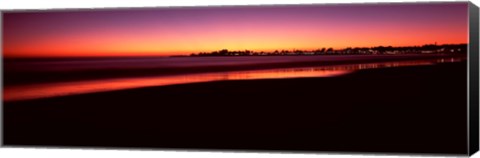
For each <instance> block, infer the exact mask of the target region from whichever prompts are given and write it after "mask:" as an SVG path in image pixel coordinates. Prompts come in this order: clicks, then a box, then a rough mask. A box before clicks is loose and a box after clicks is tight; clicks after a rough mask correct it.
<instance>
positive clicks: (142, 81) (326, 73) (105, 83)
mask: <svg viewBox="0 0 480 158" xmlns="http://www.w3.org/2000/svg"><path fill="white" fill-rule="evenodd" d="M461 60H464V59H462V58H444V59H435V60H416V61H397V62H380V63H364V64H351V65H334V66H319V67H302V68H282V69H268V70H248V71H228V72H215V73H198V74H186V75H173V76H156V77H155V76H153V77H132V78H119V79H102V80H90V81H75V82H59V83H41V84H31V85H15V86H9V87H4V100H5V101H18V100H28V99H37V98H48V97H57V96H66V95H74V94H85V93H93V92H102V91H114V90H122V89H131V88H140V87H149V86H166V85H175V84H186V83H198V82H210V81H222V80H253V79H283V78H301V77H334V76H339V75H344V74H348V73H350V72H353V71H357V70H363V69H375V68H387V67H401V66H417V65H432V64H435V63H444V62H458V61H461Z"/></svg>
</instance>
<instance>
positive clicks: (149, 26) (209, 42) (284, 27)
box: [3, 2, 468, 57]
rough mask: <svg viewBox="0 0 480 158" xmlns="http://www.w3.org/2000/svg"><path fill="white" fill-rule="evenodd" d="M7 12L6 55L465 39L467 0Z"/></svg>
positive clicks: (263, 48)
mask: <svg viewBox="0 0 480 158" xmlns="http://www.w3.org/2000/svg"><path fill="white" fill-rule="evenodd" d="M3 17H4V23H3V25H4V27H3V28H4V30H3V33H4V35H3V39H4V40H3V41H4V43H3V44H4V50H3V51H4V56H5V57H77V56H157V55H158V56H165V55H181V54H190V53H196V52H200V51H213V50H219V49H229V50H245V49H249V50H258V51H271V50H276V49H278V50H281V49H288V50H291V49H317V48H322V47H333V48H345V47H371V46H379V45H383V46H387V45H391V46H412V45H423V44H431V43H434V42H437V43H438V44H457V43H467V42H468V39H467V38H468V3H467V2H452V3H410V4H342V5H293V6H292V5H290V6H236V7H231V6H229V7H185V8H147V9H110V10H83V11H79V10H71V11H68V10H66V11H38V12H9V13H4V15H3Z"/></svg>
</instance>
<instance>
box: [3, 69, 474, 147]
mask: <svg viewBox="0 0 480 158" xmlns="http://www.w3.org/2000/svg"><path fill="white" fill-rule="evenodd" d="M466 77H467V75H466V62H460V63H443V64H438V65H431V66H412V67H397V68H382V69H368V70H362V71H357V72H354V73H351V74H347V75H343V76H338V77H331V78H296V79H264V80H243V81H218V82H205V83H192V84H182V85H171V86H159V87H149V88H139V89H131V90H121V91H113V92H100V93H91V94H81V95H74V96H65V97H57V98H47V99H36V100H27V101H16V102H6V103H4V114H5V115H4V134H5V137H4V143H5V144H6V145H35V146H36V145H42V146H70V147H74V146H75V147H82V146H89V147H141V148H195V149H240V150H247V149H250V150H251V149H255V150H295V151H352V152H408V153H412V152H413V153H452V154H461V153H466V152H467V151H466V149H467V131H466V130H467V120H466V118H467V117H466V111H467V105H466V104H467V100H466V93H467V84H466V81H467V79H466Z"/></svg>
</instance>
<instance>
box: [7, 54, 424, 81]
mask: <svg viewBox="0 0 480 158" xmlns="http://www.w3.org/2000/svg"><path fill="white" fill-rule="evenodd" d="M417 56H420V55H401V56H399V55H395V56H392V55H374V56H372V55H339V56H336V55H331V56H238V57H148V58H71V59H68V58H63V59H32V60H7V61H6V62H5V71H9V72H62V71H68V72H75V71H89V70H99V69H106V70H108V69H146V68H178V67H203V66H241V65H255V64H272V63H292V62H312V61H314V62H329V61H362V60H372V59H389V58H392V59H396V58H415V57H417ZM421 56H426V55H421ZM7 77H8V76H7Z"/></svg>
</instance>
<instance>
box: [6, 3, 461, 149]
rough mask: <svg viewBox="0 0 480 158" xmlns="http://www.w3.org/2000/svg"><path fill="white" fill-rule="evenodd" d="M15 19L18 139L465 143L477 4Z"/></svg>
mask: <svg viewBox="0 0 480 158" xmlns="http://www.w3.org/2000/svg"><path fill="white" fill-rule="evenodd" d="M2 16H3V21H2V25H3V26H2V28H3V30H2V31H3V54H2V58H3V59H2V60H3V132H4V133H3V134H4V137H3V141H4V144H5V145H7V146H50V147H87V148H89V147H95V148H97V147H101V148H129V149H130V148H140V149H195V150H198V149H200V150H241V151H251V150H252V151H257V150H258V151H308V152H384V153H440V154H445V153H446V154H462V153H467V149H468V148H467V145H468V143H467V141H468V140H467V138H468V137H467V113H466V111H467V47H468V3H467V2H443V3H391V4H388V3H387V4H382V3H377V4H375V3H372V4H341V5H340V4H323V5H322V4H311V5H306V4H305V5H258V6H215V7H213V6H212V7H206V6H204V7H158V8H117V9H79V10H75V9H72V10H69V9H65V10H62V9H59V10H24V11H7V12H4V13H3V15H2Z"/></svg>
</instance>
